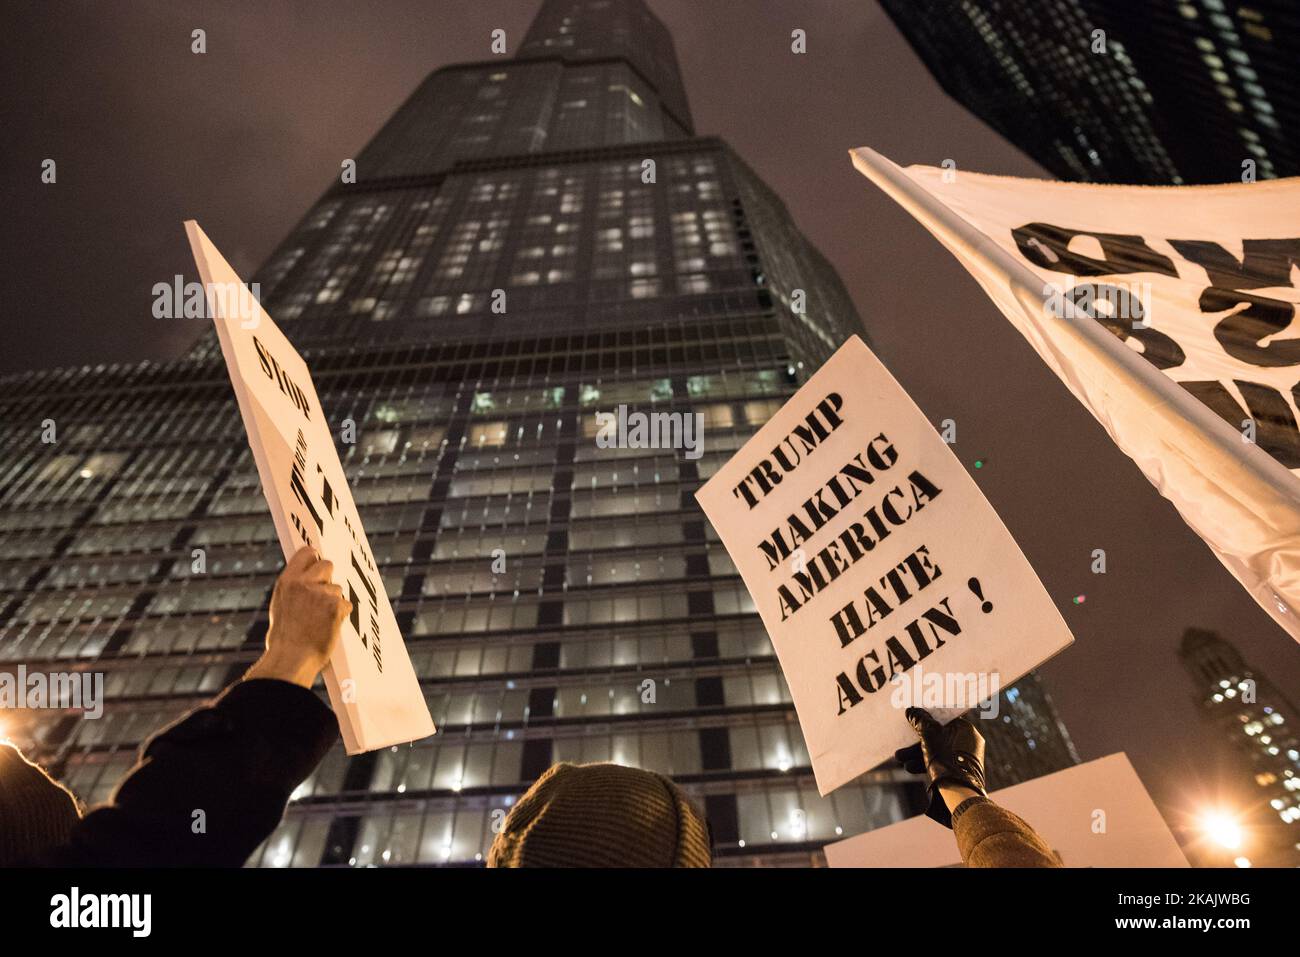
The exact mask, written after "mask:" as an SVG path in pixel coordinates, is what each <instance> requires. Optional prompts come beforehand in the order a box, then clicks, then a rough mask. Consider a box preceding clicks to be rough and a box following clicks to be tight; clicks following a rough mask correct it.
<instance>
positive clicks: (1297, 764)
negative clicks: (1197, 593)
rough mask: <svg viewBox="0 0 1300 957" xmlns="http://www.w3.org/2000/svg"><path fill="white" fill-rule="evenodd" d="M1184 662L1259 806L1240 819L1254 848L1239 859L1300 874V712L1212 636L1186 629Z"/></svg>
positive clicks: (1199, 703)
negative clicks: (1293, 869)
mask: <svg viewBox="0 0 1300 957" xmlns="http://www.w3.org/2000/svg"><path fill="white" fill-rule="evenodd" d="M1178 656H1179V658H1180V659H1181V661H1182V663H1183V667H1184V668H1186V669H1187V673H1188V674H1190V675H1191V676H1192V681H1193V682H1194V684H1195V686H1196V703H1197V706H1198V707H1199V708H1201V709H1202V711H1203V713H1204V714H1205V716H1206V718H1207V719H1208V720H1209V721H1210V722H1211V723H1212V724H1213V726H1214V727H1215V728H1216V729H1217V730H1218V731H1219V732H1220V733H1222V735H1223V737H1224V740H1225V741H1227V742H1228V744H1229V746H1230V749H1231V751H1232V754H1233V757H1234V758H1235V763H1236V765H1237V766H1238V767H1239V768H1240V769H1241V773H1242V778H1243V780H1245V779H1246V778H1247V776H1249V778H1250V779H1252V780H1253V787H1251V788H1250V791H1253V793H1254V794H1255V796H1256V800H1255V801H1254V802H1253V803H1252V804H1251V806H1249V807H1244V808H1242V809H1240V814H1241V818H1242V821H1243V823H1244V824H1245V825H1246V827H1247V829H1248V831H1249V833H1250V834H1251V835H1252V842H1251V843H1252V844H1253V845H1254V846H1253V847H1243V848H1242V849H1241V856H1247V855H1248V856H1247V859H1248V860H1252V861H1253V862H1254V863H1256V864H1267V865H1273V866H1291V867H1295V866H1300V726H1298V723H1300V710H1298V709H1297V708H1296V707H1295V705H1293V704H1292V703H1291V702H1290V701H1288V700H1287V698H1286V696H1285V695H1284V694H1283V693H1282V692H1281V690H1280V689H1278V688H1277V687H1276V686H1275V685H1273V684H1272V683H1271V682H1269V680H1268V678H1266V677H1265V676H1264V675H1261V674H1259V673H1258V672H1256V671H1254V670H1253V669H1252V668H1251V667H1250V666H1249V665H1248V664H1247V663H1246V662H1245V661H1244V660H1243V659H1242V657H1241V652H1239V651H1238V650H1237V649H1236V647H1235V646H1234V645H1232V644H1231V643H1229V642H1227V641H1225V640H1224V639H1223V638H1220V637H1219V636H1218V635H1217V634H1216V633H1214V632H1212V631H1204V630H1202V629H1199V628H1188V629H1187V631H1186V632H1184V633H1183V641H1182V645H1181V646H1180V648H1179V652H1178ZM1235 855H1236V852H1235V851H1234V853H1233V854H1229V855H1228V856H1229V857H1232V856H1235Z"/></svg>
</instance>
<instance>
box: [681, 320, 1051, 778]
mask: <svg viewBox="0 0 1300 957" xmlns="http://www.w3.org/2000/svg"><path fill="white" fill-rule="evenodd" d="M696 498H697V499H698V501H699V503H700V505H701V507H702V508H703V509H704V512H705V514H706V515H708V517H709V520H710V521H711V522H712V523H713V527H714V528H715V529H716V530H717V532H718V535H719V536H720V537H721V538H722V542H723V544H724V545H725V546H726V548H727V551H728V553H729V554H730V555H731V558H732V560H733V561H734V562H735V564H736V567H737V568H738V569H739V570H740V574H741V577H742V578H743V579H744V581H745V586H746V587H747V588H748V589H749V593H750V595H751V596H752V597H753V599H754V603H755V605H756V606H757V608H758V611H759V614H760V615H761V616H762V618H763V624H764V625H765V626H766V627H767V633H768V635H769V636H770V637H771V639H772V644H773V645H774V646H775V648H776V654H777V657H778V659H779V660H780V662H781V668H782V669H783V671H784V672H785V678H786V682H787V683H788V684H789V686H790V692H791V694H792V695H793V697H794V704H795V709H796V710H797V711H798V714H799V724H800V726H801V727H802V728H803V734H804V739H805V741H806V742H807V745H808V753H809V755H810V756H811V758H812V765H813V772H814V774H815V776H816V779H817V787H818V790H819V791H820V792H821V793H822V794H826V793H828V792H830V791H832V790H833V789H835V788H836V787H838V786H840V785H841V784H844V783H846V782H847V781H849V780H851V779H852V778H854V777H856V776H857V775H859V774H861V773H862V772H864V771H867V770H870V769H871V768H873V767H875V766H877V765H878V764H880V763H881V762H882V761H884V760H885V759H886V758H888V757H891V756H892V754H893V752H894V750H895V749H897V748H900V747H903V746H904V745H907V744H910V743H912V742H913V741H914V740H915V737H916V736H915V734H914V733H913V731H912V729H911V727H910V726H909V725H908V723H907V721H906V720H905V718H904V716H903V710H904V708H906V707H907V706H908V705H912V704H915V705H920V706H923V707H928V708H929V709H930V710H931V711H932V712H933V713H934V714H935V716H936V717H937V718H938V719H939V720H940V721H946V720H947V719H949V718H951V717H953V716H955V715H957V714H959V713H961V712H962V711H966V710H969V709H971V708H975V707H977V706H978V705H979V704H980V702H981V701H982V700H983V699H985V698H987V697H991V696H995V695H996V693H997V688H998V687H1001V686H1003V685H1007V684H1010V683H1011V682H1013V681H1014V680H1015V679H1016V678H1019V677H1020V676H1021V675H1022V674H1024V673H1025V672H1026V671H1028V670H1029V669H1030V668H1033V667H1035V666H1036V665H1038V664H1040V663H1042V662H1043V661H1045V660H1046V659H1048V658H1050V657H1051V656H1052V655H1054V654H1055V653H1056V652H1058V651H1060V650H1061V649H1062V648H1064V647H1066V646H1067V645H1068V644H1070V642H1071V641H1072V638H1071V636H1070V632H1069V630H1068V629H1067V628H1066V625H1065V622H1064V621H1062V620H1061V616H1060V614H1059V612H1057V610H1056V607H1055V605H1053V604H1052V600H1051V599H1050V598H1049V597H1048V595H1047V593H1046V592H1045V591H1044V589H1043V586H1042V584H1041V583H1040V582H1039V581H1038V577H1037V576H1036V575H1035V574H1034V570H1033V569H1032V568H1030V566H1029V563H1028V562H1027V561H1026V560H1025V557H1024V555H1022V554H1021V552H1020V549H1019V548H1018V547H1017V546H1016V543H1015V541H1014V540H1013V539H1012V538H1011V535H1010V533H1009V532H1008V531H1007V530H1006V527H1005V526H1003V524H1002V522H1001V520H1000V519H999V518H998V516H997V514H996V513H995V512H994V511H993V508H992V506H990V505H989V503H988V501H987V500H986V499H985V498H984V496H983V494H981V492H980V490H979V488H978V487H977V486H976V485H975V482H974V481H973V480H972V479H971V477H970V476H969V475H967V473H966V470H965V469H964V468H963V467H962V465H961V463H960V462H958V461H957V458H956V457H955V456H954V455H953V454H952V451H951V450H950V449H949V447H948V445H947V444H946V443H945V442H944V441H943V439H942V438H941V437H940V436H939V434H938V433H937V432H936V431H935V429H934V427H933V426H931V425H930V423H929V422H928V421H926V418H925V416H924V415H923V414H922V412H921V410H920V409H918V408H917V407H916V404H915V403H913V402H912V400H911V398H910V397H909V396H908V395H907V393H906V392H904V391H903V388H902V387H901V386H900V385H899V384H898V383H897V382H896V381H895V380H894V378H893V376H891V375H890V374H889V372H888V370H886V369H885V367H884V366H883V365H881V363H880V361H879V360H878V359H877V358H876V357H875V356H874V355H872V353H871V350H870V349H868V348H867V347H866V345H865V344H864V343H863V342H862V340H861V339H859V338H857V337H854V338H852V339H850V340H849V341H848V342H846V343H845V344H844V345H843V346H842V347H841V348H840V349H839V351H838V352H836V353H835V355H834V356H832V357H831V359H830V360H829V361H828V362H827V363H826V364H825V365H824V366H823V367H822V368H821V369H820V370H819V371H818V372H817V374H816V375H814V376H813V377H812V378H811V379H809V380H808V382H807V383H806V384H805V385H804V386H803V388H801V389H800V390H799V391H798V392H797V393H796V394H795V395H794V396H793V397H792V398H791V399H790V400H789V401H788V402H787V403H786V404H785V406H784V407H782V408H781V410H780V411H779V412H777V413H776V415H775V416H773V417H772V419H771V420H770V421H768V423H767V424H766V425H764V426H763V428H762V429H760V430H759V432H758V434H757V435H755V436H754V437H753V438H752V439H750V441H749V442H747V443H746V444H745V446H744V447H743V448H742V449H741V450H740V451H739V452H737V453H736V454H735V455H734V456H733V457H732V458H731V460H730V461H728V462H727V463H726V464H725V465H724V466H723V467H722V468H721V469H719V470H718V472H717V474H715V475H714V476H713V477H712V478H711V479H710V480H709V481H708V482H707V483H706V484H705V485H704V487H703V488H701V489H700V491H699V492H698V493H697V494H696ZM922 675H925V679H926V680H919V679H920V678H921V676H922ZM927 689H928V690H930V691H936V692H937V693H936V694H934V695H928V694H926V693H925V692H926V691H927ZM969 689H979V690H977V691H975V692H970V691H969ZM918 691H919V692H920V693H919V694H918V693H917V692H918ZM954 691H956V692H957V693H956V694H954V693H953V692H954Z"/></svg>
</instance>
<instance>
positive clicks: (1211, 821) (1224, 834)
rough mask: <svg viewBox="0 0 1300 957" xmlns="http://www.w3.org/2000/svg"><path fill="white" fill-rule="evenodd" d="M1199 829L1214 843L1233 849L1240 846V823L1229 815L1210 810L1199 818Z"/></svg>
mask: <svg viewBox="0 0 1300 957" xmlns="http://www.w3.org/2000/svg"><path fill="white" fill-rule="evenodd" d="M1201 829H1202V830H1203V831H1204V832H1205V835H1206V837H1208V838H1209V839H1210V840H1212V841H1214V843H1216V844H1218V845H1220V846H1222V847H1226V848H1227V849H1228V850H1230V851H1235V850H1236V849H1237V848H1239V847H1241V825H1240V824H1238V823H1237V821H1236V819H1234V818H1233V817H1232V816H1231V815H1229V814H1225V813H1224V812H1222V811H1211V812H1209V813H1207V814H1205V815H1204V816H1203V817H1202V818H1201Z"/></svg>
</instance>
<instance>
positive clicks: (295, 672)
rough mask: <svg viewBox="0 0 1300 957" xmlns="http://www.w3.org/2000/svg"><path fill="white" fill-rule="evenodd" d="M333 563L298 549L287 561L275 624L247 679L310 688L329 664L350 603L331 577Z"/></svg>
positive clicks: (275, 599)
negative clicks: (263, 679)
mask: <svg viewBox="0 0 1300 957" xmlns="http://www.w3.org/2000/svg"><path fill="white" fill-rule="evenodd" d="M333 571H334V563H333V562H327V561H324V560H322V559H321V558H320V557H319V556H318V555H317V554H316V550H315V549H314V548H310V547H304V548H300V549H299V550H298V552H297V553H296V554H295V555H294V556H293V558H291V559H289V564H287V565H286V566H285V567H284V571H282V572H281V573H280V577H279V578H278V579H277V580H276V583H275V591H273V592H272V593H271V624H270V627H269V628H268V629H267V631H266V651H264V652H263V653H262V657H261V658H259V659H258V660H257V662H256V663H255V664H254V665H253V667H252V668H250V669H249V670H248V674H246V675H245V676H244V677H245V678H278V679H280V680H281V681H290V682H293V683H294V684H296V685H301V686H302V687H304V688H310V687H311V686H312V684H313V683H314V682H315V681H316V676H317V675H318V674H320V672H321V669H322V668H324V667H325V665H326V664H328V663H329V660H330V656H331V655H332V654H333V653H334V646H335V645H336V644H338V640H339V628H340V626H341V625H342V624H343V619H345V618H347V617H348V615H350V614H351V613H352V603H351V602H350V601H348V600H347V599H346V598H344V597H343V589H341V588H339V586H338V585H335V584H334V583H333V582H331V581H330V574H331V573H332V572H333Z"/></svg>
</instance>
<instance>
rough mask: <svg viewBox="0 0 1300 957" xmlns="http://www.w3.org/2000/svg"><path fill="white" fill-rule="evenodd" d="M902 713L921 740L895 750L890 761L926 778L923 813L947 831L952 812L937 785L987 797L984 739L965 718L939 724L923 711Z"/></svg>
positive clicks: (914, 710)
mask: <svg viewBox="0 0 1300 957" xmlns="http://www.w3.org/2000/svg"><path fill="white" fill-rule="evenodd" d="M905 713H906V715H907V720H908V723H909V724H911V726H912V729H913V730H914V731H916V733H917V735H918V736H919V737H920V739H921V740H920V742H919V743H917V744H914V745H912V746H911V747H908V748H901V749H899V750H898V751H895V752H894V758H895V760H897V761H898V763H899V764H901V765H902V766H903V768H904V769H905V770H907V771H908V772H909V773H911V774H925V775H927V776H928V777H929V779H930V785H929V791H930V806H929V807H928V808H926V811H925V813H926V814H927V815H928V816H930V817H932V818H934V819H935V820H936V821H938V822H939V823H940V824H942V825H943V826H944V827H947V828H951V827H952V812H951V811H949V810H948V805H947V804H946V803H944V800H943V795H941V794H940V793H939V785H940V784H949V785H957V786H959V787H965V788H970V789H971V790H972V791H976V792H978V793H979V794H983V795H984V796H985V797H987V796H988V793H989V792H988V788H986V787H985V785H984V736H983V735H981V734H980V733H979V732H978V731H976V730H975V725H973V724H971V723H970V722H969V721H967V720H966V719H965V718H957V719H956V720H955V721H952V722H950V723H949V724H947V725H942V724H940V723H939V722H938V721H936V720H934V717H933V716H932V715H931V714H930V712H928V711H926V710H925V709H924V708H908V709H907V711H906V712H905Z"/></svg>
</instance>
